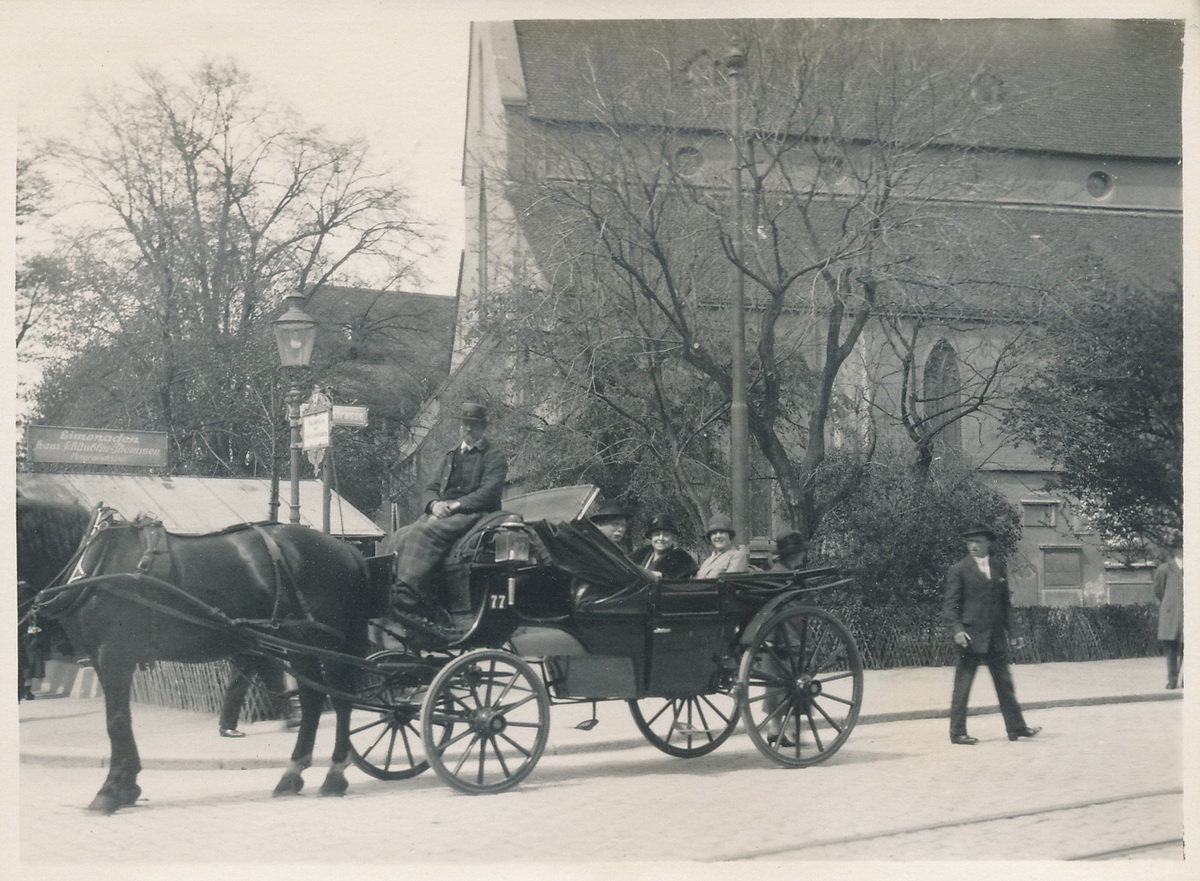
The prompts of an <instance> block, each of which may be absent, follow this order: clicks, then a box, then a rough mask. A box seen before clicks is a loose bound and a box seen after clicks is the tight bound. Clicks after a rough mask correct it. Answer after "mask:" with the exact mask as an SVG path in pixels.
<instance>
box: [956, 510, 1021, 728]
mask: <svg viewBox="0 0 1200 881" xmlns="http://www.w3.org/2000/svg"><path fill="white" fill-rule="evenodd" d="M963 538H964V539H966V540H967V547H968V550H969V551H970V553H968V554H967V556H965V557H963V558H962V559H961V560H959V561H958V562H957V563H955V564H954V565H953V566H951V567H950V570H949V572H947V573H946V587H945V595H944V597H943V601H942V617H943V618H944V619H945V621H946V626H947V627H948V628H949V630H950V634H951V636H952V637H953V639H954V643H955V646H956V649H957V655H958V658H957V663H956V665H955V668H954V691H953V693H952V695H951V698H950V740H951V742H953V743H957V744H962V745H969V744H973V743H977V742H978V741H977V739H976V738H974V737H971V736H970V735H968V734H967V702H968V699H969V698H970V696H971V684H972V682H974V680H975V671H976V670H977V669H978V668H979V664H980V662H983V663H986V664H987V666H988V670H989V671H991V674H992V682H993V683H994V684H995V686H996V697H997V699H998V700H999V702H1000V712H1001V713H1002V714H1003V716H1004V727H1005V729H1006V730H1007V731H1008V738H1009V740H1016V739H1017V738H1019V737H1033V736H1034V735H1035V734H1037V733H1038V732H1039V731H1040V730H1041V729H1040V728H1030V727H1029V726H1028V725H1026V724H1025V718H1024V716H1023V715H1022V713H1021V705H1020V704H1018V703H1017V695H1016V689H1015V688H1014V686H1013V679H1012V671H1011V670H1010V669H1009V666H1008V630H1009V615H1010V610H1011V601H1010V597H1009V586H1008V569H1007V568H1006V567H1005V565H1004V561H1003V560H1001V559H999V558H997V557H996V556H994V555H991V546H992V543H993V542H994V541H995V539H996V536H995V533H993V532H992V531H991V530H990V529H988V528H987V527H984V526H979V527H972V528H971V529H969V530H967V531H966V532H964V533H963Z"/></svg>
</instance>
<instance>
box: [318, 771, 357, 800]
mask: <svg viewBox="0 0 1200 881" xmlns="http://www.w3.org/2000/svg"><path fill="white" fill-rule="evenodd" d="M349 788H350V784H349V783H347V782H346V778H345V777H344V776H342V775H341V774H338V775H337V776H334V775H332V774H330V775H329V776H328V777H326V778H325V782H324V783H322V784H321V795H322V796H327V795H336V796H339V797H341V796H343V795H345V794H346V790H347V789H349Z"/></svg>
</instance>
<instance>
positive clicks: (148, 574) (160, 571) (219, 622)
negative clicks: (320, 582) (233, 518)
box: [30, 505, 338, 635]
mask: <svg viewBox="0 0 1200 881" xmlns="http://www.w3.org/2000/svg"><path fill="white" fill-rule="evenodd" d="M113 529H136V530H138V535H139V537H140V539H141V543H142V549H143V550H142V556H141V559H140V560H138V563H137V566H136V569H135V571H133V572H113V573H108V574H105V573H103V572H102V568H103V565H104V563H105V562H106V561H107V559H108V556H109V554H110V552H111V550H112V542H111V541H106V540H104V539H106V538H107V537H108V535H109V534H110V531H111V530H113ZM246 529H252V530H254V532H255V534H256V535H258V537H259V538H260V539H261V540H262V542H263V545H264V547H265V549H266V551H267V555H268V557H269V558H270V560H271V571H272V576H273V577H272V581H273V595H274V602H273V607H272V610H271V617H270V619H250V618H230V617H228V616H226V615H225V614H224V613H223V612H221V611H220V610H219V609H216V608H214V607H211V606H208V605H207V604H205V603H203V602H202V601H201V600H199V599H198V598H196V597H194V596H192V594H190V593H188V592H187V591H186V590H183V589H182V588H180V587H179V586H178V585H176V584H174V583H173V581H172V578H171V576H172V575H173V574H174V573H175V572H177V567H176V566H175V561H174V559H173V557H172V554H171V548H170V544H169V542H168V535H169V533H168V532H167V530H166V528H165V527H164V525H163V523H162V521H161V520H159V519H158V518H156V517H153V516H151V515H147V514H140V515H139V516H138V517H137V518H135V519H134V520H132V521H128V520H125V519H124V518H122V517H121V515H120V514H119V513H118V512H117V511H116V510H115V509H113V508H108V507H105V506H103V505H97V506H96V509H95V512H94V513H93V517H92V522H91V525H90V526H89V528H88V530H87V531H86V532H85V533H84V537H83V539H82V540H81V542H80V545H79V549H78V550H77V551H76V552H75V555H74V556H73V557H72V558H71V560H70V562H68V563H67V565H66V566H65V567H64V568H63V571H62V572H61V573H59V575H58V576H57V577H56V578H55V579H54V581H53V582H52V583H51V585H50V586H49V587H47V588H46V589H45V590H43V591H41V593H39V594H38V596H37V600H36V602H35V604H34V608H33V610H32V612H31V615H30V626H31V627H34V628H35V627H36V626H37V625H36V616H37V614H38V613H41V614H45V615H46V616H48V617H51V618H57V617H60V616H63V615H67V614H70V613H71V612H73V611H75V610H76V609H77V608H79V607H80V606H81V605H83V603H84V602H85V601H86V600H87V599H88V598H89V597H90V596H92V595H93V593H94V591H95V590H97V589H107V590H109V591H110V592H113V593H117V594H119V595H121V596H123V597H125V598H126V599H130V600H133V601H135V602H138V603H141V604H142V605H145V606H147V607H148V608H150V610H151V612H160V613H163V614H166V615H169V616H171V617H175V618H179V619H181V620H184V621H187V622H189V623H193V624H199V625H202V626H208V627H218V629H227V628H233V629H239V628H242V627H268V628H270V629H271V630H279V629H280V628H282V627H283V626H284V625H285V623H286V624H291V623H298V622H295V621H288V619H287V617H286V615H285V608H286V607H287V606H288V605H289V603H288V600H289V599H290V600H291V601H292V603H293V604H294V607H296V608H298V609H299V611H300V613H301V614H302V616H303V623H304V624H305V625H306V626H309V627H312V628H316V629H319V630H323V631H326V632H328V633H331V634H334V635H338V634H337V631H336V630H335V629H334V628H332V627H329V626H327V625H325V624H322V623H320V622H318V621H316V620H315V619H314V618H313V615H312V611H311V609H310V608H309V605H308V601H307V600H306V599H305V598H304V595H303V594H302V593H301V592H300V591H299V589H298V588H297V585H296V579H295V577H294V575H293V573H292V571H291V568H290V567H289V566H288V564H287V561H286V560H285V559H284V556H283V551H282V549H281V548H280V547H279V543H278V542H277V541H276V540H275V538H274V537H273V536H272V535H271V534H270V532H268V531H267V530H266V529H264V528H263V526H261V525H259V524H257V523H241V524H236V525H234V526H231V527H228V528H226V529H223V530H220V531H218V532H215V533H211V534H210V535H209V536H207V537H216V536H221V535H227V534H231V533H235V532H240V531H243V530H246ZM68 571H70V575H69V576H68V577H67V578H66V580H65V581H64V582H63V583H61V584H59V583H58V582H59V580H60V579H61V578H62V577H63V574H64V573H66V572H68ZM124 578H133V579H135V580H137V581H139V582H146V583H149V584H151V585H152V586H155V587H158V588H160V589H162V590H164V591H166V592H167V593H169V594H172V595H174V596H176V597H179V598H181V599H183V600H185V601H186V602H187V603H189V604H190V605H192V606H194V607H197V608H198V609H199V610H200V611H201V612H202V613H203V614H204V616H205V617H204V618H197V617H195V616H193V615H189V614H187V613H185V612H181V611H179V610H178V609H176V608H173V607H170V606H166V605H163V604H162V603H161V602H158V601H155V600H153V599H150V598H149V597H146V596H144V595H143V594H142V593H138V592H133V591H129V590H125V589H122V588H121V586H119V585H116V584H114V583H113V582H114V581H116V580H117V579H124ZM153 621H154V618H153V617H152V618H151V629H152V631H153Z"/></svg>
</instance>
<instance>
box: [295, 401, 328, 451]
mask: <svg viewBox="0 0 1200 881" xmlns="http://www.w3.org/2000/svg"><path fill="white" fill-rule="evenodd" d="M330 417H331V414H330V412H329V411H328V410H318V411H316V412H315V413H305V414H304V416H302V417H301V420H300V431H301V433H302V436H303V441H302V442H301V444H300V448H301V449H304V450H317V449H320V448H321V447H327V446H329V429H330V426H331V425H332V424H333V420H332V419H331V418H330Z"/></svg>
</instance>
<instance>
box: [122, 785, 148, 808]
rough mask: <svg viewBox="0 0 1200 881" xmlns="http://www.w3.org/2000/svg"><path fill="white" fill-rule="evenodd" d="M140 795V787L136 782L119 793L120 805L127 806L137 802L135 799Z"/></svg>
mask: <svg viewBox="0 0 1200 881" xmlns="http://www.w3.org/2000/svg"><path fill="white" fill-rule="evenodd" d="M141 797H142V787H140V786H138V785H137V784H136V783H135V784H134V785H133V786H129V787H127V788H126V789H125V791H124V792H122V793H121V803H120V805H119V806H120V807H123V808H124V807H128V806H129V805H133V804H137V800H138V799H139V798H141Z"/></svg>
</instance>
